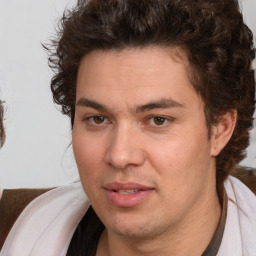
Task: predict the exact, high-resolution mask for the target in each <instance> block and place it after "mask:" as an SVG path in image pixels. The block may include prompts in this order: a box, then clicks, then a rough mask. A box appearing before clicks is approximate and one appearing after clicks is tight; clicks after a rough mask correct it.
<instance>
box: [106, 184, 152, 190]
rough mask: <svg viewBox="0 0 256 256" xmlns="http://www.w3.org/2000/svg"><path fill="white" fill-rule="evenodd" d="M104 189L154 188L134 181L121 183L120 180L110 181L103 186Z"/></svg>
mask: <svg viewBox="0 0 256 256" xmlns="http://www.w3.org/2000/svg"><path fill="white" fill-rule="evenodd" d="M104 188H105V189H107V190H116V191H118V190H131V189H134V190H152V189H154V188H152V187H148V186H145V185H142V184H139V183H134V182H126V183H121V182H111V183H107V184H106V185H105V186H104Z"/></svg>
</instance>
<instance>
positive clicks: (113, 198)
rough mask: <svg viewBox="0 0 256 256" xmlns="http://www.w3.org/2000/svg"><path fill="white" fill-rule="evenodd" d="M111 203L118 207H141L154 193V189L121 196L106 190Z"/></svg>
mask: <svg viewBox="0 0 256 256" xmlns="http://www.w3.org/2000/svg"><path fill="white" fill-rule="evenodd" d="M106 191H107V197H108V199H109V201H110V202H111V203H112V204H114V205H115V206H118V207H133V206H136V205H139V204H140V203H141V202H142V201H144V200H145V199H146V198H147V197H149V196H150V195H151V194H152V193H153V191H154V190H153V189H150V190H140V191H138V192H136V193H133V194H119V193H118V192H114V191H112V190H106Z"/></svg>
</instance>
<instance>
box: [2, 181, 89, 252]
mask: <svg viewBox="0 0 256 256" xmlns="http://www.w3.org/2000/svg"><path fill="white" fill-rule="evenodd" d="M88 207H89V202H88V199H87V197H86V195H85V193H84V191H83V189H82V187H81V184H80V182H78V183H73V184H71V185H68V186H63V187H59V188H56V189H53V190H50V191H48V192H46V193H45V194H43V195H41V196H39V197H38V198H36V199H35V200H33V201H32V202H31V203H30V204H29V205H28V206H27V207H26V208H25V210H24V211H23V212H22V214H21V215H20V217H19V218H18V220H17V221H16V222H15V224H14V226H13V228H12V230H11V232H10V233H9V235H8V237H7V239H6V242H5V244H4V246H3V248H2V251H1V255H2V256H5V255H20V256H23V255H24V256H25V255H36V256H40V255H48V256H50V255H54V256H59V255H65V250H66V249H67V247H68V245H69V242H70V239H71V238H72V235H73V233H74V231H75V229H76V226H77V225H78V223H79V221H80V220H81V218H82V217H83V215H84V214H85V212H86V211H87V209H88Z"/></svg>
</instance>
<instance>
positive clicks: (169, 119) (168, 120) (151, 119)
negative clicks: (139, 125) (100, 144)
mask: <svg viewBox="0 0 256 256" xmlns="http://www.w3.org/2000/svg"><path fill="white" fill-rule="evenodd" d="M95 118H102V119H104V120H103V121H102V122H100V123H97V122H95ZM157 119H160V120H158V121H163V123H162V124H161V123H160V124H156V122H155V121H157ZM174 120H175V119H174V118H172V117H166V116H161V115H150V116H147V117H146V118H145V121H143V124H147V123H148V124H151V125H152V126H155V127H159V128H161V127H165V126H167V125H168V124H169V123H171V122H173V121H174ZM82 121H83V122H85V123H87V124H89V125H91V126H100V125H104V124H105V123H107V122H108V123H111V121H109V120H108V117H105V116H103V115H92V116H87V117H84V118H83V119H82ZM152 122H154V124H153V123H152Z"/></svg>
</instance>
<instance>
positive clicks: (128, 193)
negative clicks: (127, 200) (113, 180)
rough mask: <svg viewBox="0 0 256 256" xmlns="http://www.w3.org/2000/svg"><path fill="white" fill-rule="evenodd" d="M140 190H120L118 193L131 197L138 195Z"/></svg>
mask: <svg viewBox="0 0 256 256" xmlns="http://www.w3.org/2000/svg"><path fill="white" fill-rule="evenodd" d="M138 191H139V190H138V189H128V190H118V191H117V193H118V194H120V195H130V194H134V193H137V192H138Z"/></svg>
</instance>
